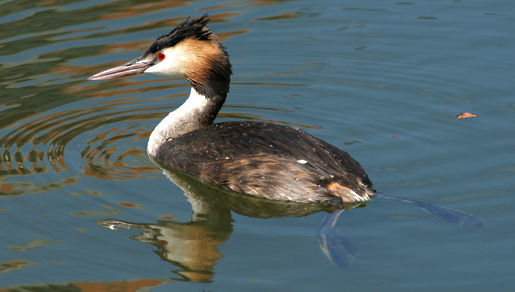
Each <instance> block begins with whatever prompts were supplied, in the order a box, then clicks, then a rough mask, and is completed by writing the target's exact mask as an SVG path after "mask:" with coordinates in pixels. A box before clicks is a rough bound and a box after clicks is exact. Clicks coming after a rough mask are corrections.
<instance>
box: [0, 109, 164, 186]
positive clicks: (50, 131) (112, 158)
mask: <svg viewBox="0 0 515 292" xmlns="http://www.w3.org/2000/svg"><path fill="white" fill-rule="evenodd" d="M127 103H131V101H119V100H118V101H115V102H111V103H110V104H104V103H99V104H97V105H94V106H92V107H88V108H85V109H77V108H75V109H69V110H63V111H59V112H56V113H44V114H43V115H41V116H39V117H36V118H34V119H32V120H31V121H27V122H23V123H18V124H19V125H18V126H17V127H15V128H13V129H12V130H11V131H10V132H8V133H7V134H5V135H3V137H2V138H1V139H0V145H1V147H2V149H1V151H2V156H1V158H0V175H2V176H4V175H28V174H31V173H44V172H48V171H50V169H51V170H53V171H55V172H63V171H66V170H67V169H68V167H67V164H66V161H65V151H66V148H67V146H69V145H74V150H75V151H76V148H77V146H79V148H80V151H77V152H79V153H80V156H81V157H82V158H83V159H82V161H84V163H85V165H83V166H82V172H83V174H85V175H88V176H94V177H97V178H104V179H130V178H138V177H144V176H148V175H149V174H151V173H155V172H156V171H157V170H156V168H155V167H154V166H152V165H151V164H149V161H148V158H147V157H146V153H145V151H144V149H145V148H144V147H142V145H145V141H142V140H146V138H147V137H148V135H149V128H148V127H147V126H144V125H142V121H147V120H152V119H153V118H154V117H155V114H153V113H151V112H149V111H148V110H147V109H144V108H143V109H139V108H129V109H120V106H121V105H122V104H127ZM76 140H79V141H84V142H78V144H77V143H76V142H75V141H76Z"/></svg>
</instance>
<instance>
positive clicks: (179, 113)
mask: <svg viewBox="0 0 515 292" xmlns="http://www.w3.org/2000/svg"><path fill="white" fill-rule="evenodd" d="M211 106H212V101H211V100H210V99H208V98H207V97H205V96H204V95H202V94H200V93H198V92H197V91H196V90H195V89H194V88H193V87H192V88H191V92H190V96H189V97H188V99H187V100H186V101H185V102H184V103H183V104H182V105H181V106H180V107H178V108H177V109H176V110H174V111H172V112H171V113H169V114H168V115H167V116H166V117H165V118H164V119H163V120H162V121H161V122H159V124H158V125H157V127H155V129H154V130H153V131H152V134H150V138H149V140H148V145H147V151H148V153H149V154H150V155H151V156H152V157H155V156H156V155H157V150H158V149H159V146H161V145H162V144H163V143H165V142H166V140H167V139H170V138H175V137H179V136H181V135H184V134H186V133H188V132H191V131H194V130H197V129H199V128H201V127H205V126H208V125H209V124H210V123H211V121H209V122H208V123H207V124H206V121H204V119H202V117H203V116H204V115H205V114H206V113H208V112H209V111H210V110H209V108H210V107H211Z"/></svg>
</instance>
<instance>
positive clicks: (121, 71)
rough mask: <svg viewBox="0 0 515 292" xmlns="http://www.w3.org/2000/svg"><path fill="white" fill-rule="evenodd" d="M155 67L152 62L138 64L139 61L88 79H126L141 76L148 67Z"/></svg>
mask: <svg viewBox="0 0 515 292" xmlns="http://www.w3.org/2000/svg"><path fill="white" fill-rule="evenodd" d="M152 65H154V63H153V62H152V61H149V62H138V61H137V60H135V61H131V62H129V63H127V64H124V65H121V66H117V67H113V68H111V69H107V70H105V71H102V72H100V73H97V74H95V75H93V76H91V77H89V78H88V80H107V79H114V78H119V77H125V76H130V75H135V74H141V73H143V72H145V70H147V68H148V67H150V66H152Z"/></svg>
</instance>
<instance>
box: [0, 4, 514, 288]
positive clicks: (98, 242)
mask: <svg viewBox="0 0 515 292" xmlns="http://www.w3.org/2000/svg"><path fill="white" fill-rule="evenodd" d="M0 7H1V9H0V40H1V41H0V105H1V107H0V109H1V115H0V155H1V159H0V222H1V223H2V229H1V230H2V233H1V235H0V291H4V290H5V291H10V290H8V289H3V288H12V289H14V290H16V289H18V290H22V289H23V288H26V289H29V290H30V289H32V290H35V289H40V290H47V291H55V290H57V289H62V290H63V291H77V290H88V289H90V290H92V291H101V289H104V290H108V289H112V290H114V289H118V290H120V291H125V290H131V289H132V290H135V289H138V288H141V289H142V288H144V287H146V288H148V289H152V291H171V290H173V291H320V290H324V291H328V290H336V291H340V290H349V291H371V290H377V291H387V290H392V291H413V290H415V289H416V290H417V291H435V290H447V291H471V290H475V291H485V290H491V289H492V287H494V289H495V288H497V289H502V290H510V288H511V289H513V287H514V286H515V281H514V280H513V276H512V272H511V271H512V270H513V269H514V266H515V265H514V262H515V261H514V260H515V258H514V255H513V251H512V250H513V242H515V232H513V231H514V230H513V221H514V219H515V215H513V212H512V211H511V207H512V205H514V204H515V199H513V196H512V193H513V189H515V179H514V174H515V155H514V154H515V148H514V146H513V145H515V135H514V134H515V130H514V126H513V125H514V124H515V115H514V113H515V101H514V100H515V99H514V98H513V95H514V92H515V85H514V77H515V73H514V69H513V68H514V67H515V66H514V65H515V61H514V60H515V58H514V49H515V40H514V38H513V36H512V35H513V31H514V30H515V14H514V12H513V11H515V4H514V3H513V2H512V1H501V0H496V1H422V0H419V1H386V2H385V1H366V2H363V1H329V0H324V1H271V0H269V1H225V2H217V1H164V0H163V1H146V2H145V3H142V2H141V1H112V2H107V1H65V0H62V1H5V0H4V1H0ZM205 12H208V13H209V14H210V16H211V19H212V22H211V24H210V25H209V26H210V28H211V29H212V30H213V31H214V32H215V33H217V34H218V35H219V36H220V37H221V38H222V39H223V40H224V45H225V46H226V48H227V50H228V51H229V54H230V56H231V61H232V64H233V69H234V75H233V78H232V84H231V91H230V94H229V97H228V100H227V102H226V105H225V107H224V108H223V109H222V112H221V113H220V115H219V117H218V119H219V120H226V121H232V120H241V119H245V120H254V121H273V122H278V123H286V124H292V125H294V126H296V127H301V128H303V129H304V130H305V131H307V132H309V133H311V134H313V135H315V136H317V137H319V138H321V139H323V140H326V141H328V142H330V143H331V144H334V145H336V146H338V147H340V148H342V149H345V150H346V151H348V152H349V153H350V154H351V155H352V156H353V157H354V158H356V159H357V160H358V161H360V163H361V164H362V165H363V166H364V168H365V169H366V170H367V172H368V174H369V176H370V178H371V179H372V181H373V182H374V184H375V187H376V189H378V190H379V191H381V192H383V193H385V194H391V195H397V196H402V197H404V198H408V199H410V200H416V201H422V202H425V203H430V204H434V205H438V206H445V207H449V208H453V209H456V210H460V211H463V212H466V213H468V214H472V215H474V216H475V217H477V218H479V219H480V220H482V222H483V223H484V226H483V227H482V228H477V227H463V226H458V225H456V224H452V223H449V222H447V221H445V220H442V219H441V218H438V217H436V216H434V215H433V214H431V213H429V212H426V211H425V210H424V209H422V208H420V207H417V206H415V205H413V204H409V203H403V202H400V201H398V200H388V199H383V198H377V199H374V200H373V202H371V203H370V204H368V206H366V207H365V208H358V209H353V210H347V211H344V212H343V213H342V214H341V216H340V218H339V221H338V222H337V225H336V226H335V229H336V230H337V231H338V233H339V234H340V235H341V236H342V237H343V241H342V242H343V243H344V244H343V246H344V248H345V249H346V250H347V252H348V254H347V256H348V258H347V262H346V265H345V267H343V268H342V267H340V266H338V265H337V263H336V264H335V263H333V262H334V260H333V262H331V260H330V259H329V258H328V257H327V256H326V255H325V254H324V251H326V252H327V250H325V249H324V248H323V247H322V248H321V246H320V244H319V237H318V236H317V228H318V226H319V224H320V223H321V222H322V220H323V218H324V216H326V213H325V212H315V211H316V210H309V211H310V212H306V213H302V212H300V213H299V212H297V211H295V210H294V211H292V208H293V207H291V206H283V205H276V204H271V205H270V204H267V203H266V202H265V203H263V202H255V201H252V200H250V201H249V200H244V199H240V198H238V197H231V196H227V195H226V194H220V193H219V192H217V191H215V190H212V189H210V188H208V187H206V186H202V185H198V184H197V183H195V182H184V181H179V182H178V185H179V186H177V185H176V184H174V183H173V182H171V181H170V179H169V178H168V177H167V176H166V175H165V174H163V172H162V171H161V169H159V168H158V167H156V166H155V165H154V164H153V163H152V162H151V161H150V160H149V158H148V157H147V155H146V153H145V149H146V143H147V138H148V135H149V133H150V131H151V130H152V128H153V127H154V126H155V124H156V123H157V122H158V121H159V120H160V119H161V118H162V117H164V115H165V114H166V113H167V112H169V111H171V110H173V109H174V108H176V107H177V106H179V105H180V104H181V103H182V102H183V101H184V97H185V96H186V95H187V94H188V93H189V88H188V85H187V83H186V82H185V81H184V80H182V79H181V78H171V77H160V76H136V77H131V78H126V79H118V80H112V81H105V82H96V81H88V80H86V79H87V77H88V76H90V75H92V74H94V73H97V72H99V71H101V70H104V69H107V68H109V67H110V66H114V65H118V64H122V63H124V62H126V61H128V60H130V59H132V58H134V57H136V56H138V55H139V54H140V52H141V51H142V50H144V49H145V48H146V47H147V46H148V44H149V42H151V41H152V40H153V39H155V38H156V37H157V36H159V35H161V34H163V33H167V32H168V31H170V29H171V28H172V27H173V26H174V25H176V24H177V23H178V22H180V21H181V20H183V19H184V18H185V17H187V16H198V15H201V14H203V13H205ZM462 112H470V113H473V114H477V115H478V116H477V117H473V118H468V119H460V120H456V115H458V114H459V113H462ZM168 175H169V176H170V174H168ZM176 183H177V181H176ZM181 183H182V184H185V185H188V184H190V185H191V186H192V187H193V188H194V190H196V192H197V193H203V194H207V195H206V196H207V197H206V198H207V199H205V200H207V201H208V202H210V204H211V205H212V206H211V205H210V206H211V208H212V210H213V211H212V213H211V214H212V215H211V216H212V217H213V218H215V219H212V218H210V219H209V220H204V219H202V218H200V219H199V218H192V206H191V204H190V203H189V201H188V199H187V197H186V196H185V195H184V191H183V190H182V189H181ZM185 185H182V187H183V188H184V186H185ZM311 211H313V212H311ZM309 213H311V214H309ZM265 215H266V216H265ZM301 215H305V216H301ZM299 216H300V217H299ZM262 217H268V218H262ZM270 217H273V218H270ZM199 222H201V223H199Z"/></svg>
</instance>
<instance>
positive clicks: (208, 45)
mask: <svg viewBox="0 0 515 292" xmlns="http://www.w3.org/2000/svg"><path fill="white" fill-rule="evenodd" d="M208 21H209V19H208V16H207V14H204V15H203V16H201V17H198V18H188V19H186V21H184V22H183V23H181V24H179V25H178V26H177V27H175V28H174V29H173V30H172V31H171V32H170V33H168V34H165V35H162V36H160V37H158V38H157V39H156V40H155V41H154V42H153V43H152V44H151V45H150V47H149V48H148V49H147V50H146V51H145V52H144V53H143V54H142V55H141V56H140V57H138V58H136V59H134V60H132V61H130V62H128V63H126V64H124V65H122V66H118V67H114V68H111V69H108V70H105V71H102V72H100V73H98V74H95V75H93V76H91V77H89V78H88V79H89V80H105V79H114V78H118V77H124V76H130V75H134V74H141V73H154V74H160V75H183V76H185V77H186V78H187V79H188V81H189V82H190V83H191V86H192V87H193V88H195V90H196V91H197V92H198V93H200V94H202V95H204V96H215V95H218V96H224V97H225V95H226V94H227V92H228V91H229V82H230V75H231V73H232V71H231V64H230V62H229V56H228V54H227V52H226V51H225V48H224V47H223V46H222V44H221V43H220V41H219V40H218V39H217V38H216V36H215V35H214V34H213V33H212V32H211V31H210V30H209V29H208V28H207V27H206V24H207V22H208Z"/></svg>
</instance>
